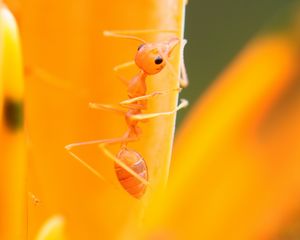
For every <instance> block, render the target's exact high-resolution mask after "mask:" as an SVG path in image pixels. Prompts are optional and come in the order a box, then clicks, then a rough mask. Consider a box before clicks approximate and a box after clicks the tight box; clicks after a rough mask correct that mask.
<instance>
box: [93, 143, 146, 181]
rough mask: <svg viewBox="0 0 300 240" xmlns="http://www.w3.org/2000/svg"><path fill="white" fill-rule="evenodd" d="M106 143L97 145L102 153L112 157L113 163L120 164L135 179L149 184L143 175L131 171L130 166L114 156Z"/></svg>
mask: <svg viewBox="0 0 300 240" xmlns="http://www.w3.org/2000/svg"><path fill="white" fill-rule="evenodd" d="M106 145H107V144H106V143H103V144H100V145H99V147H100V148H101V150H102V151H103V152H104V154H105V155H106V156H107V157H109V158H110V159H112V160H113V161H114V162H115V163H117V164H118V165H120V166H121V167H122V168H123V169H125V170H126V171H127V172H128V173H130V174H131V175H132V176H133V177H135V178H136V179H137V180H139V181H140V182H141V183H143V184H145V185H149V182H148V181H147V180H145V179H144V178H143V177H141V176H140V175H138V174H137V173H136V172H135V171H133V170H132V169H131V168H130V167H128V166H127V165H126V164H125V163H123V162H122V161H121V160H120V159H118V158H117V157H116V156H114V155H113V154H112V153H111V152H110V151H109V150H108V149H107V148H106Z"/></svg>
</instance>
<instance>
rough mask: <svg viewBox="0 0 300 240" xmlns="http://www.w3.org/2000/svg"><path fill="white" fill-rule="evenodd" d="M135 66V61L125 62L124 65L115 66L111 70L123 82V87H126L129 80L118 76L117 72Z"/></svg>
mask: <svg viewBox="0 0 300 240" xmlns="http://www.w3.org/2000/svg"><path fill="white" fill-rule="evenodd" d="M133 65H135V61H129V62H126V63H122V64H119V65H117V66H115V67H114V68H113V70H114V72H115V73H116V75H117V77H118V78H119V79H120V80H121V81H122V82H123V83H125V85H128V82H129V80H128V79H126V78H125V77H123V76H122V75H121V74H119V71H120V70H122V69H124V68H128V67H131V66H133Z"/></svg>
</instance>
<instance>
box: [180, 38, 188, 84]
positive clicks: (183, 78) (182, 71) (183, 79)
mask: <svg viewBox="0 0 300 240" xmlns="http://www.w3.org/2000/svg"><path fill="white" fill-rule="evenodd" d="M186 44H187V40H186V39H183V42H182V56H181V64H180V74H181V76H180V79H179V81H180V86H182V87H183V88H185V87H187V86H188V85H189V78H188V75H187V71H186V67H185V64H184V56H183V50H184V47H185V45H186Z"/></svg>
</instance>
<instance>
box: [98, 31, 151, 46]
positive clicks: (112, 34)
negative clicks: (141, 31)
mask: <svg viewBox="0 0 300 240" xmlns="http://www.w3.org/2000/svg"><path fill="white" fill-rule="evenodd" d="M103 35H104V36H106V37H116V38H125V39H133V40H137V41H139V42H142V43H146V41H145V40H143V39H141V38H139V37H136V36H130V35H124V34H121V33H116V32H110V31H104V32H103Z"/></svg>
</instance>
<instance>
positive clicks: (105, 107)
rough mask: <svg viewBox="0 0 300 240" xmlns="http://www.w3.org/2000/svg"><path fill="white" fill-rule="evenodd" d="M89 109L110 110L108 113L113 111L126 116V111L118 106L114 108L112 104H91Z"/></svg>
mask: <svg viewBox="0 0 300 240" xmlns="http://www.w3.org/2000/svg"><path fill="white" fill-rule="evenodd" d="M89 107H90V108H92V109H98V110H108V111H113V112H116V113H119V114H122V115H124V114H126V111H125V110H124V109H120V108H118V107H116V106H113V105H111V104H102V103H92V102H90V103H89Z"/></svg>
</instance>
